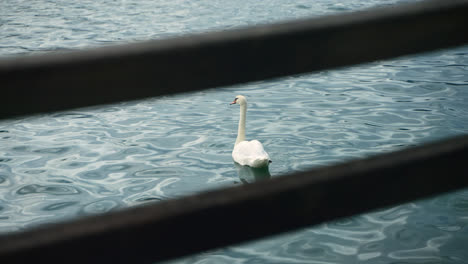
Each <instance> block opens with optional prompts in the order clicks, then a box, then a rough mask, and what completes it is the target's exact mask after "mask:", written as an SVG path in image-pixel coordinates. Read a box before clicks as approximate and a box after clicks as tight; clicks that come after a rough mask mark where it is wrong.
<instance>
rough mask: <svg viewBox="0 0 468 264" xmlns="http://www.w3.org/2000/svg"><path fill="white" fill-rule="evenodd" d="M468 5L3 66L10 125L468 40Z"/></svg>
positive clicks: (359, 15)
mask: <svg viewBox="0 0 468 264" xmlns="http://www.w3.org/2000/svg"><path fill="white" fill-rule="evenodd" d="M467 14H468V1H467V0H446V1H423V2H418V3H415V4H410V5H401V6H391V7H387V8H384V9H372V10H367V11H361V12H356V13H346V14H340V15H335V16H328V17H323V18H317V19H308V20H298V21H292V22H288V23H279V24H272V25H262V26H257V27H252V28H245V29H238V30H230V31H224V32H216V33H206V34H199V35H190V36H185V37H179V38H173V39H167V40H156V41H149V42H145V43H139V44H130V45H121V46H114V47H104V48H97V49H93V50H88V51H77V52H71V53H59V54H50V55H43V56H30V57H21V58H14V59H5V60H0V85H1V88H2V94H1V97H0V119H1V118H8V117H13V116H18V115H26V114H34V113H41V112H48V111H58V110H65V109H71V108H76V107H84V106H91V105H97V104H106V103H113V102H118V101H123V100H134V99H141V98H145V97H151V96H159V95H165V94H174V93H180V92H189V91H196V90H200V89H206V88H214V87H217V86H223V85H232V84H237V83H244V82H249V81H256V80H262V79H267V78H274V77H281V76H287V75H291V74H300V73H305V72H312V71H317V70H324V69H330V68H333V67H339V66H346V65H352V64H357V63H363V62H369V61H374V60H380V59H386V58H392V57H395V56H400V55H406V54H411V53H415V52H423V51H429V50H434V49H439V48H446V47H452V46H455V45H461V44H464V43H468V32H467V28H468V15H467Z"/></svg>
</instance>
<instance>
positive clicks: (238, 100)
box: [231, 95, 247, 105]
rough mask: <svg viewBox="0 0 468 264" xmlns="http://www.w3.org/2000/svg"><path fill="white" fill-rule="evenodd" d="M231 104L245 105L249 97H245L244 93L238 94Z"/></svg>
mask: <svg viewBox="0 0 468 264" xmlns="http://www.w3.org/2000/svg"><path fill="white" fill-rule="evenodd" d="M231 104H238V105H245V104H247V99H245V97H244V96H243V95H238V96H236V98H235V99H234V101H232V103H231Z"/></svg>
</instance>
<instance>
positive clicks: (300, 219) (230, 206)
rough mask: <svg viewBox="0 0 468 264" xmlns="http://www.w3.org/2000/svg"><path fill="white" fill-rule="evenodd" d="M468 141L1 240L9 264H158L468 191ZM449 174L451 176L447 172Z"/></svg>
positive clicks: (0, 259) (2, 259)
mask: <svg viewBox="0 0 468 264" xmlns="http://www.w3.org/2000/svg"><path fill="white" fill-rule="evenodd" d="M467 157H468V136H463V137H458V138H452V139H448V140H444V141H441V142H437V143H432V144H428V145H425V146H420V147H414V148H411V149H406V150H402V151H397V152H394V153H388V154H381V155H378V156H374V157H371V158H367V159H362V160H356V161H351V162H348V163H344V164H339V165H335V166H330V167H324V168H321V169H315V170H311V171H307V172H302V173H296V174H294V175H289V176H283V177H277V178H273V179H272V180H269V181H264V182H257V183H253V184H249V185H243V186H237V187H231V188H227V189H222V190H215V191H208V192H204V193H201V194H197V195H193V196H190V197H185V198H179V199H175V200H167V201H162V202H157V203H154V204H150V205H146V206H141V207H134V208H128V209H125V210H122V211H118V212H111V213H107V214H104V215H98V216H93V217H89V218H84V219H78V220H74V221H70V222H67V223H61V224H56V225H52V226H48V227H40V228H37V229H34V230H29V231H25V232H23V233H13V234H10V235H8V234H7V235H3V236H0V263H30V262H43V261H46V262H47V263H63V262H66V263H80V264H82V263H107V262H112V263H154V262H155V261H161V260H166V259H169V258H174V257H181V256H184V255H187V254H191V253H195V252H200V251H203V250H208V249H212V248H218V247H222V246H226V245H229V244H232V243H239V242H244V241H247V240H249V239H254V238H261V237H264V236H267V235H272V234H277V233H280V232H285V231H290V230H295V229H297V228H301V227H307V226H311V225H314V224H319V223H322V222H324V221H329V220H333V219H337V218H340V217H347V216H351V215H353V214H358V213H362V212H366V211H369V210H373V209H377V208H382V207H385V206H389V205H393V204H397V203H402V202H406V201H410V200H414V199H420V198H423V197H427V196H428V195H433V194H439V193H442V192H446V191H451V190H456V189H458V188H462V187H466V186H468V177H466V176H467V175H468V166H466V160H467ZM447 168H449V170H448V169H447Z"/></svg>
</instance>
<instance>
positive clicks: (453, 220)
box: [0, 0, 468, 264]
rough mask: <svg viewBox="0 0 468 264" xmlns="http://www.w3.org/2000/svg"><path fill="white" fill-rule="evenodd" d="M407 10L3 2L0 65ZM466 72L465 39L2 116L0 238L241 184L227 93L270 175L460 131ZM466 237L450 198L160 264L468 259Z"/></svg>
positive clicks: (466, 116) (293, 4)
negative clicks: (215, 85) (245, 79)
mask: <svg viewBox="0 0 468 264" xmlns="http://www.w3.org/2000/svg"><path fill="white" fill-rule="evenodd" d="M404 2H414V1H396V0H395V1H386V0H371V1H357V0H344V1H339V2H338V1H332V0H320V1H306V0H300V1H286V0H269V1H262V2H260V1H247V0H239V1H219V0H201V1H185V0H180V1H178V0H177V1H131V0H128V1H60V0H54V1H45V0H42V1H8V0H4V1H1V2H0V57H12V56H24V55H30V54H42V53H45V52H50V51H57V50H69V49H83V48H87V47H93V46H100V45H103V44H109V43H125V42H133V41H137V40H147V39H158V38H165V37H169V36H176V35H182V34H186V33H196V32H203V31H209V30H225V29H229V28H235V27H240V26H248V25H255V24H260V23H269V22H273V21H280V20H287V19H294V18H299V17H316V16H320V15H326V14H332V13H339V12H348V11H354V10H359V9H363V8H368V7H374V6H383V5H393V4H399V3H404ZM467 70H468V47H467V46H464V47H459V48H456V49H449V50H443V51H437V52H433V53H428V54H422V55H417V56H409V57H404V58H397V59H392V60H386V61H379V62H374V63H369V64H365V65H359V66H354V67H348V68H343V69H339V70H332V71H323V72H318V73H313V74H306V75H301V76H295V77H288V78H282V79H277V80H266V81H261V82H255V83H250V84H246V85H238V86H234V87H221V88H219V89H213V90H207V91H202V92H197V93H189V94H183V95H177V96H167V97H159V98H150V99H147V100H142V101H137V102H124V103H119V104H114V105H109V106H102V107H94V108H86V109H78V110H73V111H67V112H60V113H52V114H47V115H37V116H32V117H26V118H21V119H12V120H3V121H0V232H1V233H8V232H14V231H19V230H23V229H26V228H30V227H34V226H38V225H41V224H44V223H53V222H58V221H63V220H65V219H71V218H75V217H82V216H86V215H91V214H96V213H104V212H108V211H110V210H115V209H119V208H124V207H128V206H135V205H140V204H143V203H147V202H154V201H158V200H165V199H170V198H176V197H181V196H185V195H189V194H193V193H196V192H200V191H202V190H207V189H212V188H219V187H224V186H233V185H239V184H243V183H242V182H243V181H242V180H245V179H239V176H238V174H237V173H236V168H235V167H234V165H233V162H232V159H231V150H232V147H233V144H234V141H235V138H236V133H237V121H238V111H239V108H238V107H237V106H229V103H230V102H231V101H232V100H233V99H234V97H235V96H236V95H237V94H243V95H245V96H247V99H248V100H249V110H248V114H247V137H248V138H249V139H258V140H260V141H261V142H263V144H264V146H265V148H266V150H267V151H268V153H269V154H270V157H271V159H272V160H273V163H272V164H271V166H270V172H271V174H272V177H277V176H279V175H282V174H287V173H292V172H297V171H301V170H305V169H308V168H312V167H318V166H323V165H328V164H333V163H336V162H341V161H346V160H350V159H355V158H360V157H366V156H369V155H372V154H376V153H382V152H389V151H393V150H397V149H401V148H404V147H408V146H414V145H418V144H422V143H425V142H430V141H433V140H437V139H442V138H446V137H450V136H454V135H460V134H465V133H467V132H468V74H467ZM447 173H450V171H447ZM243 217H245V219H246V220H245V224H248V222H249V221H254V219H249V218H248V216H239V219H240V220H242V218H243ZM272 221H274V219H272ZM194 228H196V227H194ZM226 228H230V227H229V226H226ZM155 239H156V238H155ZM467 244H468V190H461V191H458V192H454V193H451V194H446V195H442V196H438V197H434V198H431V199H427V200H424V201H417V202H413V203H408V204H402V205H399V206H394V207H391V208H385V209H381V210H377V211H375V212H372V213H368V214H363V215H359V216H355V217H350V218H346V219H342V220H338V221H333V222H329V223H325V224H322V225H320V226H315V227H310V228H307V229H304V230H300V231H297V232H292V233H288V234H284V235H280V236H275V237H273V238H268V239H262V240H259V241H255V242H250V243H246V244H243V245H235V246H230V247H227V248H224V249H219V250H213V251H209V252H205V253H203V254H199V255H195V256H192V257H187V258H184V259H180V260H174V261H171V262H167V263H205V264H206V263H356V262H359V263H379V264H380V263H468V250H467V246H466V245H467Z"/></svg>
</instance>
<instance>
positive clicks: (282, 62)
mask: <svg viewBox="0 0 468 264" xmlns="http://www.w3.org/2000/svg"><path fill="white" fill-rule="evenodd" d="M467 11H468V1H462V0H460V1H458V0H453V1H428V2H421V3H417V4H412V5H405V6H397V7H389V8H386V9H376V10H371V11H362V12H357V13H352V14H345V15H340V16H331V17H325V18H319V19H311V20H302V21H295V22H289V23H283V24H276V25H267V26H259V27H255V28H249V29H240V30H234V31H227V32H219V33H208V34H202V35H194V36H187V37H181V38H176V39H171V40H164V41H152V42H146V43H142V44H132V45H125V46H119V47H111V48H100V49H95V50H91V51H82V52H73V53H66V54H53V55H46V56H39V57H24V58H17V59H9V60H4V61H0V84H1V87H2V96H1V97H0V118H9V117H14V116H18V115H25V114H33V113H40V112H47V111H56V110H64V109H70V108H75V107H81V106H89V105H96V104H103V103H111V102H118V101H121V100H132V99H140V98H144V97H149V96H157V95H163V94H173V93H178V92H188V91H194V90H199V89H205V88H211V87H216V86H220V85H229V84H235V83H242V82H247V81H254V80H261V79H265V78H273V77H280V76H286V75H289V74H299V73H304V72H309V71H315V70H323V69H329V68H332V67H338V66H345V65H351V64H356V63H362V62H368V61H373V60H378V59H385V58H391V57H394V56H400V55H405V54H410V53H414V52H422V51H428V50H433V49H437V48H444V47H451V46H454V45H460V44H464V43H467V41H468V34H466V33H467V32H466V29H467V28H468V27H467V26H468V23H467V21H468V16H467V15H466V14H468V12H467ZM467 160H468V136H462V137H457V138H453V139H449V140H445V141H441V142H438V143H432V144H428V145H425V146H420V147H416V148H411V149H407V150H403V151H399V152H394V153H389V154H383V155H378V156H375V157H371V158H368V159H364V160H357V161H352V162H348V163H345V164H339V165H336V166H331V167H325V168H321V169H315V170H311V171H308V172H304V173H298V174H294V175H289V176H285V177H278V178H274V179H272V180H270V181H265V182H258V183H254V184H250V185H244V186H238V187H233V188H228V189H223V190H218V191H210V192H205V193H202V194H199V195H194V196H190V197H186V198H181V199H176V200H169V201H163V202H158V203H154V204H151V205H146V206H142V207H135V208H129V209H126V210H122V211H119V212H112V213H108V214H105V215H99V216H93V217H88V218H84V219H78V220H74V221H69V222H66V223H60V224H55V225H50V226H43V227H40V228H36V229H33V230H27V231H24V232H21V233H12V234H6V235H2V236H0V263H33V262H34V263H35V262H40V263H42V262H47V263H64V262H66V263H80V264H82V263H108V262H111V263H153V262H155V261H160V260H166V259H170V258H175V257H181V256H185V255H187V254H191V253H196V252H201V251H204V250H209V249H213V248H219V247H222V246H226V245H229V244H232V243H239V242H244V241H248V240H251V239H257V238H261V237H264V236H269V235H274V234H278V233H281V232H285V231H290V230H295V229H297V228H301V227H307V226H311V225H315V224H319V223H323V222H324V221H329V220H333V219H337V218H340V217H347V216H351V215H353V214H358V213H362V212H366V211H369V210H373V209H377V208H382V207H385V206H390V205H393V204H397V203H402V202H406V201H410V200H414V199H419V198H423V197H427V196H429V195H434V194H439V193H442V192H446V191H452V190H456V189H460V188H463V187H466V186H468V177H467V175H468V166H466V161H467Z"/></svg>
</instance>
